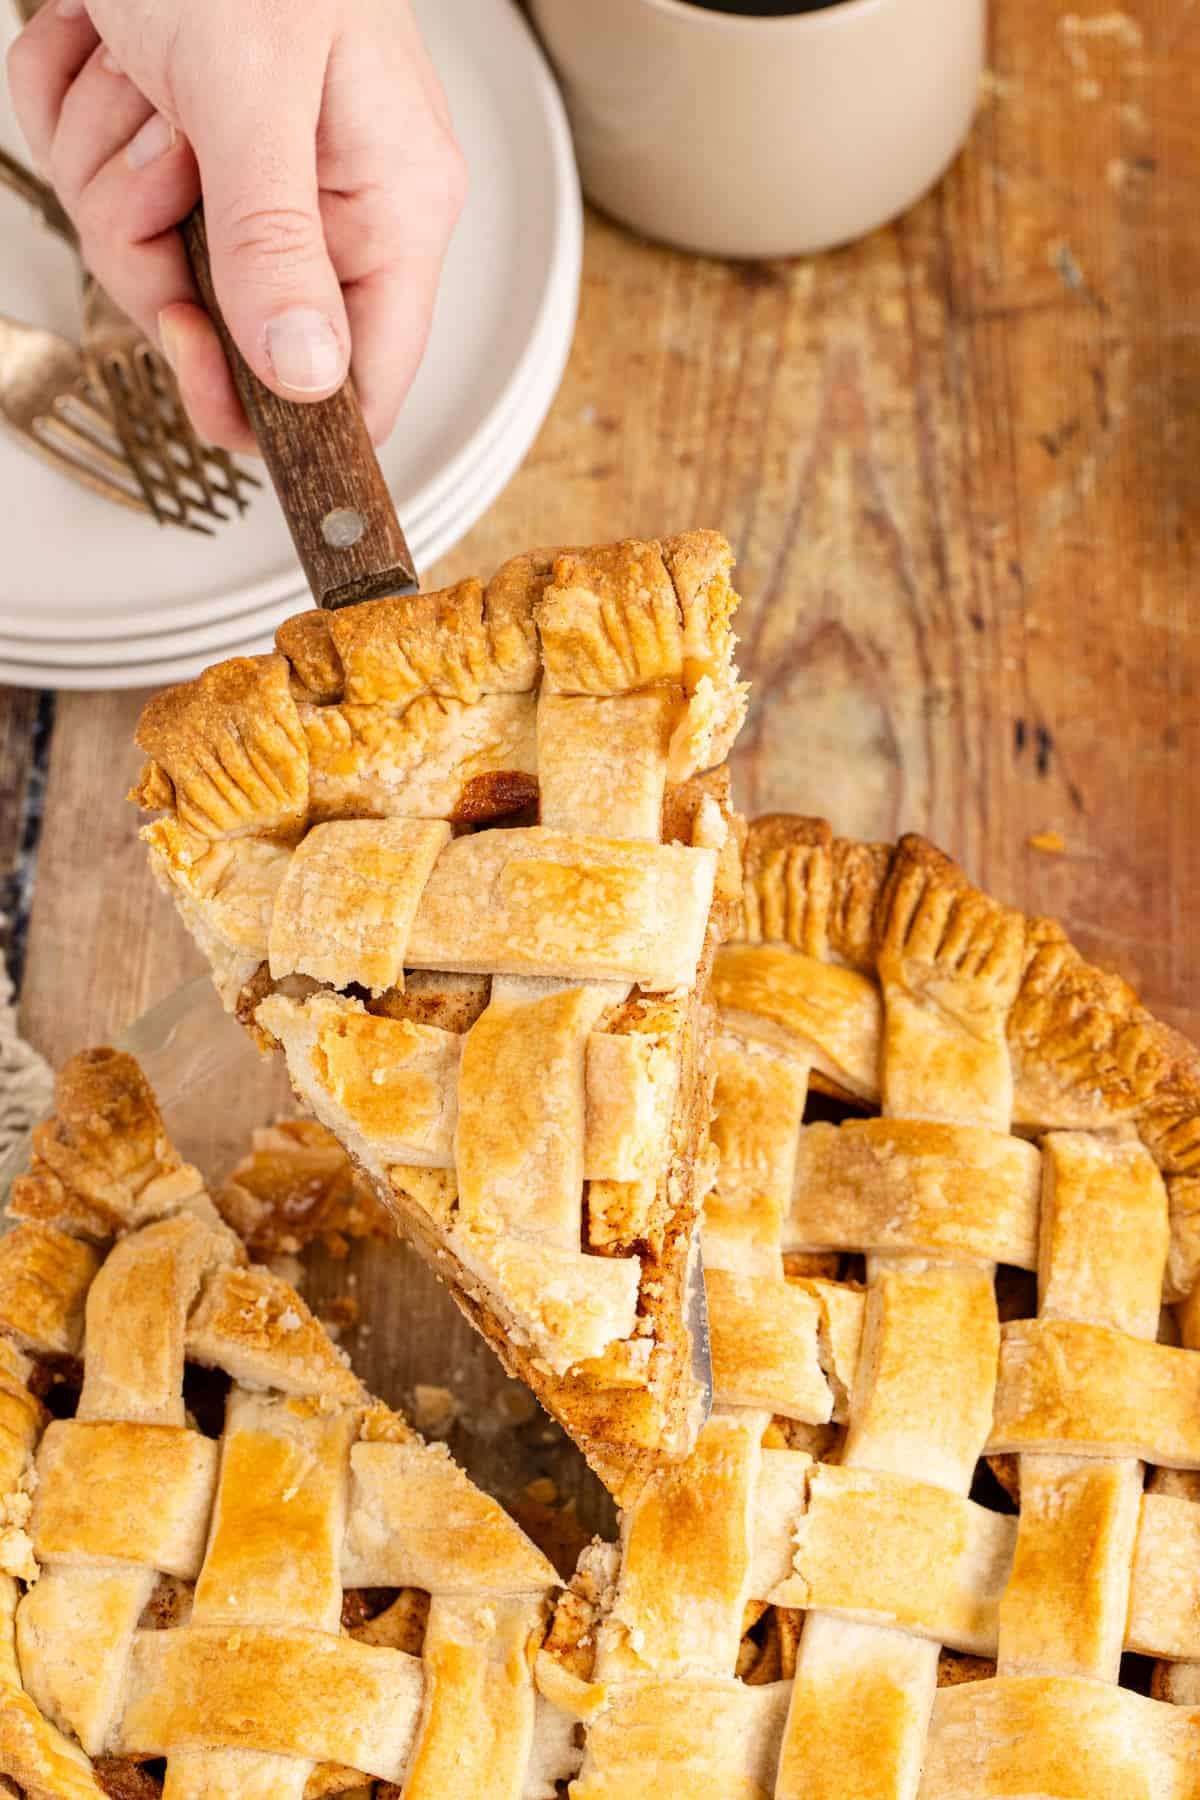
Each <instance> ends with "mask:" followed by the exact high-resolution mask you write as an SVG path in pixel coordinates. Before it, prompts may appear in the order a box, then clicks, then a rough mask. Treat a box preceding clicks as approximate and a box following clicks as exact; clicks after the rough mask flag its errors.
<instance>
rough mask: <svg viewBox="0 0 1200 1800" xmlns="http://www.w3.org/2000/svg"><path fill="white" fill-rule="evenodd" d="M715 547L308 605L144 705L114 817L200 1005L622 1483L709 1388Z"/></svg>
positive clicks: (737, 701)
mask: <svg viewBox="0 0 1200 1800" xmlns="http://www.w3.org/2000/svg"><path fill="white" fill-rule="evenodd" d="M731 566H732V555H731V552H730V550H729V546H728V545H727V544H726V543H725V540H724V539H723V538H721V537H719V536H718V535H717V534H715V533H712V532H691V533H686V534H683V535H682V536H679V537H675V538H669V539H664V540H661V541H659V540H627V541H624V542H621V543H617V544H612V545H605V546H600V547H596V548H592V549H570V550H547V551H535V552H532V553H530V554H529V555H527V556H523V557H518V558H515V559H514V560H513V561H511V562H510V563H508V564H506V565H505V566H504V568H502V569H501V570H500V571H499V572H498V573H497V574H496V575H495V576H494V577H493V579H492V580H491V581H490V582H488V583H487V585H486V586H484V585H483V584H481V583H480V582H478V581H473V580H467V581H463V582H460V583H458V584H457V585H456V586H455V587H453V588H449V589H447V590H445V591H444V592H441V593H437V594H431V595H422V596H419V597H403V598H388V599H382V600H377V601H370V602H366V603H364V604H362V605H360V606H356V607H353V608H348V609H344V610H343V611H341V612H339V613H336V614H332V615H328V616H325V615H322V614H319V613H317V614H312V613H310V614H304V615H302V616H300V617H299V618H297V619H294V620H291V621H289V622H288V623H287V624H286V625H285V626H283V627H282V628H281V630H280V632H279V634H278V640H277V641H278V652H277V654H276V655H275V656H274V657H270V658H262V659H257V660H252V661H247V660H246V659H243V660H242V662H241V663H240V664H239V665H237V666H236V667H235V666H234V665H229V666H228V667H227V671H226V673H224V674H222V673H221V670H220V669H218V670H214V671H209V673H208V675H206V676H205V677H204V678H202V680H201V681H200V682H193V683H189V684H187V685H186V686H184V687H181V688H177V689H173V690H170V691H168V693H166V694H164V695H162V696H160V697H159V698H158V700H156V701H155V702H154V703H152V706H151V707H150V708H149V709H148V711H147V714H146V716H145V719H144V721H143V725H142V726H141V727H140V728H139V742H140V743H142V746H143V748H145V749H146V750H148V752H149V754H150V758H151V762H150V765H149V766H148V768H147V770H146V771H145V773H144V775H143V779H142V782H141V784H140V786H139V789H138V792H137V796H136V797H137V798H139V799H140V800H141V801H142V802H143V803H144V804H147V805H150V806H155V805H157V806H160V807H163V806H165V815H164V816H163V817H161V818H159V819H157V820H156V821H155V822H154V823H152V824H150V825H148V826H147V827H146V828H145V830H144V832H143V836H144V837H145V839H146V840H147V844H148V847H149V850H150V855H151V861H152V864H153V867H154V870H155V873H156V875H157V877H158V879H159V881H160V883H161V885H162V886H163V887H164V889H166V890H167V891H168V892H170V893H171V895H172V896H173V898H174V899H175V901H176V904H177V905H178V907H179V910H180V913H181V915H182V916H183V918H184V921H185V923H186V924H187V925H188V927H189V929H190V930H191V931H192V933H193V935H194V937H195V938H196V940H197V942H198V943H199V944H200V946H201V948H202V949H203V950H204V952H205V954H206V955H207V957H208V959H209V961H210V963H211V965H212V969H213V973H214V977H215V979H216V982H217V986H218V989H219V991H220V992H221V994H222V997H223V999H224V1000H225V1003H226V1005H227V1007H228V1008H229V1009H230V1010H232V1011H235V1012H236V1013H237V1014H238V1016H239V1017H240V1018H242V1019H243V1021H244V1022H245V1023H246V1024H247V1025H248V1026H249V1028H250V1029H251V1031H252V1032H253V1034H254V1035H255V1036H256V1037H257V1039H258V1041H259V1042H260V1044H263V1045H264V1046H266V1045H269V1044H270V1043H271V1042H272V1040H274V1041H275V1042H277V1043H278V1044H280V1045H282V1046H283V1047H284V1049H285V1052H286V1054H287V1057H288V1061H289V1067H290V1070H291V1074H292V1077H293V1083H294V1085H295V1086H296V1088H297V1091H298V1092H299V1093H300V1095H301V1097H302V1099H303V1100H304V1102H305V1105H306V1106H307V1107H308V1108H309V1110H310V1111H312V1112H314V1113H315V1114H316V1116H317V1117H318V1118H320V1119H321V1121H322V1122H323V1123H324V1124H325V1125H326V1126H327V1127H329V1128H330V1129H331V1130H333V1131H335V1132H336V1133H337V1134H338V1135H339V1136H340V1137H341V1138H342V1140H343V1141H344V1142H345V1143H346V1144H347V1145H348V1146H349V1147H350V1148H351V1149H352V1150H353V1151H354V1153H355V1155H356V1157H357V1158H358V1160H359V1162H360V1163H361V1166H362V1167H363V1168H364V1169H365V1170H367V1171H368V1172H369V1173H370V1175H371V1177H372V1179H373V1180H374V1181H375V1184H376V1190H377V1192H378V1193H379V1195H380V1196H381V1198H382V1199H383V1200H384V1202H385V1203H386V1204H388V1205H389V1206H391V1208H392V1210H393V1212H394V1214H395V1216H396V1217H397V1218H398V1219H399V1221H400V1223H401V1224H402V1226H403V1227H404V1228H405V1230H406V1231H408V1232H409V1234H410V1235H411V1236H412V1237H413V1239H414V1241H415V1242H417V1244H418V1245H419V1247H420V1248H422V1249H423V1250H424V1251H425V1253H426V1254H427V1255H428V1256H429V1258H430V1260H431V1261H432V1262H433V1263H434V1266H435V1267H436V1269H437V1270H438V1273H439V1274H441V1275H442V1276H443V1277H444V1278H446V1279H448V1281H449V1282H450V1285H451V1286H452V1287H453V1288H454V1290H455V1292H456V1293H457V1294H458V1295H459V1296H460V1298H461V1300H462V1303H463V1305H464V1308H465V1310H467V1312H468V1314H469V1316H471V1317H472V1318H473V1319H474V1320H475V1322H476V1323H477V1324H478V1325H479V1327H480V1329H481V1330H482V1331H483V1332H484V1335H485V1336H487V1337H488V1338H489V1341H492V1342H494V1343H495V1344H496V1345H497V1347H498V1348H499V1347H503V1354H504V1356H505V1360H506V1362H507V1365H508V1366H509V1367H510V1368H513V1369H515V1370H517V1371H518V1372H519V1373H521V1374H522V1375H524V1376H525V1377H526V1378H527V1379H528V1380H529V1381H530V1382H531V1384H532V1385H533V1386H534V1387H535V1389H536V1391H537V1392H538V1393H539V1395H540V1396H541V1397H542V1398H543V1399H544V1400H545V1402H546V1404H547V1405H548V1406H549V1407H550V1408H551V1410H553V1411H555V1412H557V1413H558V1414H559V1416H560V1417H562V1418H563V1420H564V1422H565V1423H567V1424H568V1425H569V1427H570V1429H571V1430H572V1431H574V1432H576V1433H577V1434H578V1435H579V1436H580V1438H581V1439H582V1440H586V1441H587V1442H588V1444H589V1446H590V1445H592V1444H593V1443H595V1444H596V1445H598V1446H602V1447H603V1448H599V1449H597V1450H596V1451H595V1452H594V1454H593V1453H592V1452H591V1450H590V1449H589V1454H593V1460H595V1461H596V1463H597V1466H600V1464H601V1462H603V1465H604V1468H605V1471H606V1476H607V1477H608V1478H611V1479H613V1480H614V1481H617V1482H618V1485H619V1486H620V1490H621V1492H622V1493H628V1492H631V1491H632V1489H631V1488H630V1487H628V1486H627V1485H626V1483H625V1481H624V1479H623V1478H621V1477H620V1475H619V1474H618V1473H617V1472H616V1471H618V1470H619V1467H620V1466H621V1465H622V1462H623V1461H628V1463H629V1466H630V1479H631V1480H632V1479H634V1478H635V1477H636V1475H637V1472H638V1471H643V1470H644V1469H645V1468H646V1467H648V1466H651V1464H652V1462H653V1458H654V1455H655V1453H656V1450H657V1453H659V1454H666V1455H671V1454H677V1453H678V1452H679V1450H681V1449H682V1448H683V1447H685V1446H686V1445H687V1444H688V1443H689V1442H691V1440H692V1438H693V1437H694V1434H695V1430H696V1428H697V1424H698V1420H699V1414H700V1412H701V1411H702V1409H703V1396H702V1393H701V1390H700V1387H699V1385H698V1383H697V1382H696V1380H695V1377H694V1376H693V1374H692V1372H691V1368H690V1363H691V1353H690V1338H689V1335H688V1333H687V1331H686V1329H685V1326H684V1310H685V1302H684V1293H685V1288H686V1282H687V1271H688V1266H689V1262H690V1261H691V1260H692V1259H693V1257H694V1254H695V1249H694V1246H695V1241H696V1225H697V1220H698V1216H699V1208H700V1201H701V1199H702V1195H703V1190H704V1187H705V1185H706V1184H707V1182H708V1179H709V1175H710V1167H709V1164H710V1158H709V1153H708V1151H707V1148H706V1140H707V1124H708V1108H709V1097H710V1093H711V1079H712V1077H711V1071H710V1069H709V1066H708V1061H707V1042H708V1014H707V1011H706V1008H705V1002H704V998H703V996H704V990H705V987H706V984H707V980H708V975H709V971H710V968H711V959H712V954H713V951H714V949H715V946H716V943H717V942H718V941H719V939H720V937H721V936H722V935H723V933H724V931H725V930H726V929H727V927H728V925H729V923H730V922H731V918H732V914H733V902H734V900H735V898H736V893H737V891H738V888H739V883H740V871H739V867H738V859H737V854H736V843H735V836H734V828H733V821H732V818H731V815H730V811H729V805H728V792H727V786H726V784H725V779H724V776H723V774H722V772H721V769H720V767H719V766H718V765H720V764H721V760H722V758H723V757H724V755H725V753H726V751H727V750H728V748H729V745H730V744H731V742H732V739H733V736H734V734H735V733H736V730H737V728H738V725H739V724H740V722H741V718H742V715H743V712H744V708H745V692H744V688H743V687H742V685H741V684H740V683H739V681H738V679H737V671H736V668H735V666H734V663H733V649H734V638H733V633H732V629H731V623H730V621H731V617H732V613H733V611H734V608H735V606H736V604H737V596H736V594H735V593H734V591H733V588H732V586H731V585H730V570H731ZM256 705H259V706H261V709H262V714H263V717H262V718H261V720H258V721H255V722H251V721H250V720H249V716H248V715H249V713H251V712H253V711H254V708H255V706H256ZM243 742H244V743H245V747H246V750H247V758H246V761H247V764H248V765H252V766H246V767H243V764H242V763H241V762H239V760H238V754H237V753H236V752H237V749H238V747H240V746H242V744H243ZM251 752H252V754H251ZM214 790H215V791H216V797H215V796H214ZM535 802H536V805H537V811H536V812H534V811H533V804H534V803H535ZM314 984H316V985H315V986H314ZM339 1009H340V1022H339V1018H337V1017H335V1014H338V1011H339ZM458 1014H461V1022H460V1019H459V1017H458V1016H456V1015H458ZM382 1021H387V1022H388V1024H387V1025H386V1026H385V1025H384V1024H383V1023H382ZM585 1134H586V1137H587V1144H586V1145H585V1143H584V1138H585ZM589 1157H590V1158H591V1160H590V1162H589V1160H588V1158H589ZM560 1389H561V1394H560ZM623 1450H624V1452H627V1455H623Z"/></svg>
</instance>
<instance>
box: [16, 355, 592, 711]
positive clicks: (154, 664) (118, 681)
mask: <svg viewBox="0 0 1200 1800" xmlns="http://www.w3.org/2000/svg"><path fill="white" fill-rule="evenodd" d="M570 343H571V331H570V329H569V326H568V328H567V329H566V330H564V331H563V332H562V334H561V337H560V342H559V345H558V347H557V351H556V352H555V353H554V354H547V356H546V359H545V362H544V364H543V368H542V371H541V380H540V381H539V382H538V383H537V384H536V386H535V388H534V390H533V391H532V393H531V394H530V396H529V399H528V403H527V409H526V410H525V412H524V414H523V416H522V417H520V418H518V419H516V420H514V421H513V423H512V426H511V430H510V431H509V432H508V433H506V435H505V438H504V440H503V443H502V445H501V454H499V455H497V457H496V458H495V459H494V460H492V461H490V462H488V463H487V464H486V466H485V467H484V468H483V469H482V470H481V471H479V472H478V474H477V477H476V482H475V485H472V484H471V483H467V484H465V485H464V487H463V488H461V489H460V490H459V492H458V493H457V494H456V495H454V496H452V497H451V500H450V501H448V502H447V504H446V508H445V511H444V513H443V514H442V515H440V516H433V517H431V518H430V519H429V522H428V525H427V527H426V529H427V530H428V533H429V535H428V536H425V535H424V534H422V535H421V536H419V537H418V536H417V535H416V534H415V533H414V534H413V535H412V536H411V538H410V540H409V543H410V548H411V549H412V551H413V555H414V558H415V560H416V563H417V567H418V568H419V569H420V568H422V567H425V568H427V567H429V566H430V565H431V564H432V563H434V562H436V561H437V560H438V558H439V557H441V556H444V555H445V554H446V552H447V551H448V550H451V549H452V548H453V546H454V545H455V543H457V541H458V539H459V538H460V537H461V536H462V535H463V533H464V532H466V531H467V530H469V529H470V527H471V526H472V525H473V524H474V523H475V521H476V519H478V518H480V517H481V516H482V515H483V513H484V512H486V511H487V509H488V507H489V506H490V505H491V504H492V502H493V501H494V500H495V499H496V497H497V495H498V494H499V493H500V492H501V490H502V489H503V488H504V487H506V486H507V484H508V482H509V481H510V480H511V479H512V477H513V475H514V474H515V473H516V470H517V469H518V468H519V466H520V464H521V463H522V461H523V460H524V458H525V455H526V453H527V451H528V449H529V446H530V445H531V444H532V442H533V439H534V438H535V437H536V435H537V432H538V429H539V427H540V425H541V422H542V420H543V419H544V417H545V415H546V412H547V411H548V409H549V406H550V402H551V400H552V399H553V397H554V394H555V391H556V389H557V387H558V383H559V381H560V380H561V377H562V370H563V365H564V364H565V362H566V358H567V354H568V352H569V350H570ZM305 603H306V595H305V594H304V593H303V592H301V593H298V594H293V595H291V596H288V597H285V598H284V599H283V600H281V601H277V602H275V604H274V605H272V606H270V607H267V608H265V609H263V611H261V612H259V613H256V614H254V615H253V624H252V625H251V626H250V627H249V628H247V626H246V622H245V621H244V620H239V619H234V620H231V621H230V627H229V629H230V636H229V639H228V641H226V642H221V643H216V644H213V645H212V646H211V647H209V648H208V649H207V650H204V651H201V652H196V651H192V652H191V653H190V654H188V655H183V656H169V657H166V658H164V659H154V658H152V659H150V660H146V661H141V660H137V659H136V657H135V656H132V655H131V656H129V657H128V658H125V659H121V658H120V657H118V659H117V661H116V662H115V663H106V664H98V663H90V664H87V665H86V666H83V667H79V666H73V667H66V666H63V665H62V664H56V663H44V662H37V661H27V660H25V659H24V658H22V659H21V660H11V659H4V660H0V682H4V683H8V684H9V685H10V686H14V687H34V688H38V687H53V688H69V689H76V690H87V691H92V690H97V689H115V688H158V687H165V686H166V685H168V684H169V683H170V682H174V681H190V680H191V679H192V678H193V677H194V676H196V675H198V674H200V672H201V671H202V670H203V669H205V668H207V666H208V665H209V663H211V662H214V661H218V660H220V659H221V658H223V657H226V656H238V655H252V654H255V653H257V652H259V651H263V650H269V649H270V648H271V645H272V640H273V637H274V633H275V628H276V626H277V625H279V624H280V623H281V621H282V620H284V619H286V618H287V617H288V616H289V615H290V614H291V613H294V612H300V611H303V610H304V606H305ZM145 641H146V642H147V643H153V642H155V640H154V639H149V640H145ZM57 648H61V646H57ZM139 648H140V646H139Z"/></svg>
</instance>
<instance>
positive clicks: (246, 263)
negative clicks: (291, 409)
mask: <svg viewBox="0 0 1200 1800" xmlns="http://www.w3.org/2000/svg"><path fill="white" fill-rule="evenodd" d="M319 105H320V93H319V90H318V92H317V94H316V95H315V96H314V100H313V105H312V108H311V116H305V111H304V109H302V108H300V107H295V108H292V107H288V108H287V109H280V114H281V115H282V114H283V113H285V112H286V114H287V117H286V118H284V117H282V116H279V115H277V116H276V118H275V119H273V120H272V119H271V118H270V112H269V109H266V108H263V109H262V111H260V112H259V113H258V115H257V116H256V117H252V116H250V115H249V114H248V113H247V114H245V115H244V117H243V119H239V117H238V113H239V111H240V110H241V109H239V108H238V107H236V106H235V107H233V108H232V109H231V110H230V111H227V112H226V113H225V115H224V117H223V119H222V129H221V131H220V134H219V137H218V138H217V139H216V140H215V141H213V142H212V143H209V144H205V143H203V142H201V143H196V142H195V140H194V139H193V146H194V148H195V150H196V154H197V158H198V160H199V164H200V178H201V185H202V188H203V193H204V210H205V219H206V223H207V229H208V244H209V254H210V256H211V258H212V270H213V285H214V287H215V288H216V292H217V299H218V300H219V302H220V305H221V310H222V312H223V313H224V315H225V320H226V323H227V324H228V326H229V330H230V332H231V333H232V335H233V339H234V341H235V343H236V344H237V346H238V349H239V350H240V351H241V353H242V355H243V356H244V357H245V358H246V361H247V362H248V363H249V364H250V367H251V368H252V369H253V370H254V372H255V374H256V375H258V376H259V377H260V378H261V379H262V380H263V381H265V382H266V384H267V386H268V387H269V388H272V389H274V391H275V392H276V393H277V394H281V395H282V396H283V397H284V398H285V399H288V400H319V399H322V398H324V397H325V396H326V395H327V394H331V393H332V392H333V391H334V390H335V389H336V388H338V387H340V385H341V383H342V382H343V381H344V380H345V378H346V373H347V370H348V369H349V367H350V327H349V323H348V321H347V318H346V309H345V305H344V303H343V300H342V290H341V286H340V283H339V282H338V278H337V274H336V272H335V270H334V267H333V264H332V263H331V262H330V260H329V252H328V250H327V248H326V244H325V228H324V225H323V224H322V220H321V212H320V207H319V204H318V193H319V190H318V184H317V161H316V158H317V151H316V137H317V117H318V109H319ZM268 121H269V122H268Z"/></svg>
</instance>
